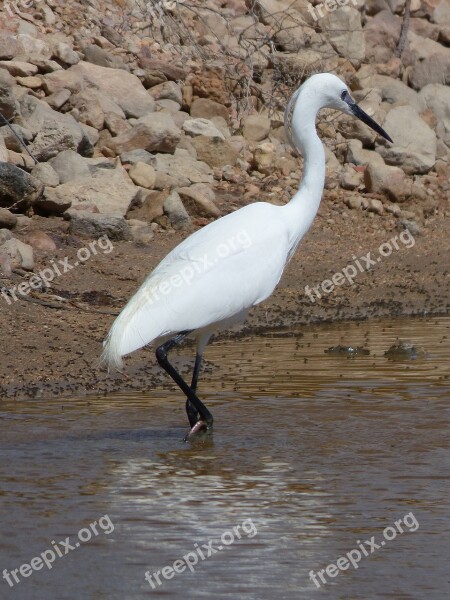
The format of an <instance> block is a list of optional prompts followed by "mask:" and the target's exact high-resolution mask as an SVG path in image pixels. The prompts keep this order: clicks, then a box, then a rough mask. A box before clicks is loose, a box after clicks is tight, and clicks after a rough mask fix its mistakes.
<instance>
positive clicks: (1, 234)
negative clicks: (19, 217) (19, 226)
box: [0, 229, 14, 246]
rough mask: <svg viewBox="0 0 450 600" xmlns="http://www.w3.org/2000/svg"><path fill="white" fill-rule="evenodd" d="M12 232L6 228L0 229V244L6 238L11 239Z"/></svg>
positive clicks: (0, 244)
mask: <svg viewBox="0 0 450 600" xmlns="http://www.w3.org/2000/svg"><path fill="white" fill-rule="evenodd" d="M13 238H14V236H13V234H12V233H11V232H10V231H9V230H8V229H0V246H2V245H3V244H4V243H5V242H6V241H7V240H12V239H13Z"/></svg>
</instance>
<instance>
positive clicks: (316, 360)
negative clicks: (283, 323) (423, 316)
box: [0, 318, 450, 600]
mask: <svg viewBox="0 0 450 600" xmlns="http://www.w3.org/2000/svg"><path fill="white" fill-rule="evenodd" d="M397 338H400V339H403V340H409V341H411V342H413V343H414V344H415V345H417V346H420V347H422V348H423V349H424V350H425V351H426V355H425V356H423V357H421V358H418V359H416V360H396V361H391V360H388V359H387V358H385V357H384V351H385V350H387V349H388V348H389V346H391V345H392V344H393V343H395V341H396V339H397ZM338 344H345V345H355V346H356V345H358V346H364V347H366V348H368V349H369V350H370V355H369V356H356V357H354V358H347V357H346V356H341V355H335V354H327V353H325V352H324V350H325V349H327V348H328V347H330V346H336V345H338ZM449 350H450V318H440V319H428V320H419V319H414V320H399V321H378V322H372V323H360V324H338V325H332V326H330V325H328V326H315V327H309V328H302V329H299V330H298V331H294V332H283V331H278V332H273V333H269V334H267V335H264V336H255V337H252V338H248V339H247V338H246V339H241V340H235V341H231V340H227V341H223V342H220V343H215V344H212V345H211V346H210V347H209V348H208V349H207V353H206V358H207V364H206V368H205V370H206V373H205V374H204V375H203V377H202V379H201V382H200V388H199V392H200V394H201V396H202V397H203V398H204V399H205V401H206V403H207V405H208V407H209V408H210V409H211V410H212V412H213V414H214V417H215V423H216V427H215V431H214V436H213V439H212V441H210V442H209V443H203V444H184V443H183V442H182V438H183V436H184V434H185V433H186V420H185V414H184V407H183V405H184V402H183V400H182V398H181V397H180V394H179V393H178V392H177V391H176V390H175V389H174V388H173V386H171V385H170V383H169V381H167V383H166V385H164V386H161V387H160V388H158V389H152V390H146V391H144V392H143V393H142V394H141V395H139V396H136V395H134V396H131V395H115V396H110V397H106V398H94V397H93V398H88V399H86V398H82V399H77V398H73V399H66V398H65V399H59V400H58V399H57V400H38V401H34V402H30V401H26V402H20V401H10V400H8V401H4V402H2V404H1V405H0V410H1V412H0V416H1V419H2V438H1V442H0V451H1V455H0V456H1V465H0V474H1V478H0V517H1V519H0V573H1V572H2V571H3V569H7V570H8V572H11V571H12V570H14V569H17V568H19V567H20V566H21V565H23V564H24V563H28V564H29V563H30V561H31V559H32V558H33V557H36V556H38V555H40V554H41V553H42V552H45V551H46V550H47V549H51V548H52V542H55V544H56V543H58V542H59V540H66V538H67V537H69V538H70V543H71V545H73V544H74V542H76V541H77V540H78V537H77V534H78V532H79V530H80V529H82V528H85V527H89V524H90V523H92V522H94V521H97V522H98V521H99V519H100V517H102V516H104V515H108V519H110V521H111V522H112V523H113V526H114V531H111V530H109V531H110V532H109V533H106V529H107V528H106V526H105V530H103V529H100V528H99V527H100V526H99V525H97V530H98V535H96V536H95V535H92V539H91V540H90V541H87V542H85V543H81V544H80V545H79V547H77V548H76V549H74V550H72V551H70V552H69V553H68V554H67V555H64V556H62V557H57V558H56V559H55V561H54V562H53V563H52V565H51V566H52V568H51V570H49V569H48V568H47V567H46V566H45V565H44V567H43V568H42V569H40V570H39V571H32V572H31V574H30V575H29V576H28V577H23V576H21V575H20V572H19V573H18V576H19V578H20V583H15V584H14V586H13V587H10V586H9V585H8V583H7V581H6V579H1V580H0V598H2V599H3V598H5V599H9V598H19V599H23V600H48V599H52V600H53V599H54V600H66V599H67V600H79V599H83V600H91V599H92V600H103V599H105V600H128V599H130V600H131V599H133V600H141V599H144V598H145V599H146V598H151V597H157V598H159V597H160V598H167V599H172V598H173V599H176V598H183V599H184V598H187V599H190V598H192V599H194V598H220V599H224V600H226V599H228V598H229V599H231V598H233V599H234V598H242V599H249V600H250V599H251V600H266V599H267V600H269V599H270V600H272V599H273V598H277V599H284V598H286V599H289V600H290V599H291V598H292V599H294V598H295V599H299V598H300V599H305V600H310V599H311V600H314V599H316V598H330V599H333V600H341V599H342V600H343V599H349V598H351V599H352V600H359V599H361V600H368V599H370V600H378V599H380V600H381V599H384V600H388V599H389V600H390V599H396V600H411V599H416V598H417V600H423V599H424V598H427V599H429V600H442V599H444V598H447V597H449V593H450V584H449V581H450V576H449V566H448V565H449V554H450V533H449V529H450V528H449V526H450V511H449V499H448V498H449V492H450V486H449V479H450V455H449V446H450V444H449V421H450V413H449V410H450V379H449V368H448V356H449ZM191 352H192V349H188V348H186V349H183V350H181V352H180V357H179V358H178V360H181V361H184V360H185V359H186V358H187V357H188V356H189V355H190V353H191ZM405 515H409V517H405ZM411 515H412V516H411ZM404 518H405V521H404V522H403V521H402V519H404ZM395 521H397V522H399V521H400V522H402V523H403V525H402V528H403V533H399V532H398V530H397V531H394V534H395V536H394V539H392V540H386V539H385V538H384V537H383V530H384V529H385V528H386V527H389V526H393V525H394V523H395ZM106 522H107V521H106V520H104V521H103V524H105V523H106ZM406 523H408V524H409V525H408V526H407V524H406ZM414 523H417V525H418V526H417V527H416V526H415V524H414ZM237 526H240V529H239V530H238V531H239V532H240V533H239V535H240V539H238V537H237V533H236V532H234V533H233V528H236V527H237ZM388 533H390V534H392V530H388ZM221 536H223V537H222V539H221ZM372 536H375V537H374V541H375V542H376V543H377V544H379V545H380V548H378V549H375V550H374V551H373V552H372V553H371V554H369V555H368V556H367V557H366V556H362V557H361V560H360V561H359V562H358V563H356V564H357V567H358V568H354V567H353V566H351V565H350V566H349V567H348V568H347V569H346V570H345V571H344V570H342V571H339V570H338V571H337V573H336V575H335V576H334V577H331V576H329V575H327V572H326V571H324V572H323V573H322V575H323V577H324V578H325V580H326V583H323V581H321V579H320V577H319V576H318V575H317V572H318V571H320V570H322V569H325V568H326V567H327V565H329V564H331V563H334V564H336V561H337V559H338V558H339V557H342V556H345V555H346V554H347V553H348V552H351V551H352V550H357V549H358V548H359V547H360V546H359V545H358V544H362V545H363V546H364V545H365V546H366V547H367V549H368V551H369V553H370V549H369V546H368V545H367V544H365V540H370V539H371V537H372ZM233 538H234V541H233ZM223 540H224V542H223ZM382 540H383V541H384V542H385V543H384V545H382V546H381V544H380V542H381V541H382ZM221 542H223V543H221ZM231 542H232V543H231ZM203 544H205V545H206V546H208V544H209V546H210V547H211V544H213V547H214V549H215V550H217V552H215V553H214V554H213V555H212V556H210V557H209V558H206V559H205V560H201V559H199V560H198V564H197V565H195V566H193V569H194V571H193V572H191V571H190V570H189V569H187V568H185V570H184V571H183V572H180V573H174V572H173V574H172V577H171V578H170V579H164V577H163V576H162V575H161V574H160V575H159V578H160V580H161V582H162V584H161V585H157V583H156V584H155V589H152V587H151V585H150V583H148V582H147V581H146V580H145V578H144V575H145V573H146V572H149V573H150V574H153V573H155V572H158V571H161V570H162V569H163V568H164V567H166V566H172V565H173V564H174V561H177V560H179V559H182V557H183V556H184V555H186V554H187V553H189V552H191V553H195V552H197V548H200V549H202V545H203ZM227 544H229V545H228V546H227ZM219 545H221V546H222V549H221V550H218V546H219ZM53 547H54V546H53ZM206 553H207V550H206V549H204V554H206ZM191 560H194V559H191ZM179 568H180V569H181V567H179ZM311 571H313V572H314V573H315V574H316V576H315V577H316V580H317V581H318V583H319V584H320V587H317V586H316V585H315V584H314V582H313V581H312V579H311V577H310V572H311ZM166 572H167V573H169V574H170V571H166ZM331 572H333V570H331ZM154 581H155V580H154Z"/></svg>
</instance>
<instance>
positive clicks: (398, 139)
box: [377, 106, 437, 174]
mask: <svg viewBox="0 0 450 600" xmlns="http://www.w3.org/2000/svg"><path fill="white" fill-rule="evenodd" d="M383 129H385V131H387V132H388V133H389V135H390V136H391V138H392V139H393V141H394V143H393V144H390V143H389V142H386V143H385V142H384V140H383V142H382V144H379V145H377V150H378V152H379V153H380V154H381V156H382V157H383V158H384V160H385V162H386V163H387V164H388V165H395V166H399V167H401V168H402V169H403V170H404V171H405V173H408V174H415V173H427V172H428V171H429V170H430V169H432V168H433V166H434V163H435V162H436V145H437V138H436V134H435V132H434V131H433V129H431V127H429V126H428V125H427V124H426V123H425V121H424V120H423V119H422V118H421V117H420V115H419V113H418V112H417V111H416V110H415V109H414V108H413V107H412V106H397V107H395V108H393V109H392V110H390V111H389V112H388V114H387V116H386V119H385V120H384V123H383Z"/></svg>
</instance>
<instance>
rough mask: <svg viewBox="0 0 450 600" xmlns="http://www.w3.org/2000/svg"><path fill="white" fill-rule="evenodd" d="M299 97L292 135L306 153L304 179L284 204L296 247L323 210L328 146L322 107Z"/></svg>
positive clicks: (293, 116)
mask: <svg viewBox="0 0 450 600" xmlns="http://www.w3.org/2000/svg"><path fill="white" fill-rule="evenodd" d="M314 104H315V103H314V102H311V101H310V99H309V98H302V94H301V92H300V94H299V97H298V99H297V102H296V106H295V108H294V112H293V115H292V126H293V127H292V129H293V132H292V137H293V141H294V143H295V145H296V147H297V148H298V149H299V150H300V151H301V153H302V154H303V157H304V169H303V179H302V181H301V183H300V187H299V189H298V191H297V193H296V194H295V195H294V196H293V197H292V199H291V200H290V202H289V203H288V204H287V205H286V206H284V207H283V208H284V209H285V211H286V214H287V216H288V219H289V221H288V222H289V229H290V237H291V244H292V249H293V250H294V249H295V248H296V246H297V244H298V243H299V242H300V240H301V238H302V237H303V236H304V235H305V233H306V232H307V231H308V229H309V228H310V227H311V224H312V222H313V220H314V217H315V216H316V214H317V211H318V210H319V205H320V201H321V199H322V192H323V187H324V183H325V150H324V147H323V144H322V142H321V140H320V138H319V136H318V135H317V132H316V125H315V121H316V115H317V111H318V108H319V107H317V106H315V105H314Z"/></svg>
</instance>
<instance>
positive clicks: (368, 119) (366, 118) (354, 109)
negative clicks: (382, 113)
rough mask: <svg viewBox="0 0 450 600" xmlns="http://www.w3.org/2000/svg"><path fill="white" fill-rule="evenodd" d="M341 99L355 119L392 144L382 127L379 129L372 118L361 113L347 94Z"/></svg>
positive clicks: (360, 109) (361, 110)
mask: <svg viewBox="0 0 450 600" xmlns="http://www.w3.org/2000/svg"><path fill="white" fill-rule="evenodd" d="M342 99H343V100H344V102H346V103H347V104H348V105H349V107H350V110H351V111H352V113H353V114H354V115H355V117H357V118H358V119H360V120H361V121H362V122H363V123H365V124H366V125H368V126H369V127H370V128H371V129H373V130H374V131H376V132H377V133H378V134H379V135H381V136H383V137H384V138H385V139H387V140H388V141H389V142H391V144H393V143H394V142H393V141H392V140H391V138H390V137H389V136H388V134H387V133H386V132H385V131H384V129H383V128H382V127H380V126H379V125H378V123H376V122H375V121H374V120H373V119H372V117H369V115H368V114H367V113H365V112H364V111H363V109H362V108H360V107H359V106H358V105H357V104H356V102H355V101H354V100H353V98H351V96H350V95H349V94H346V95H345V96H344V98H342Z"/></svg>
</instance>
